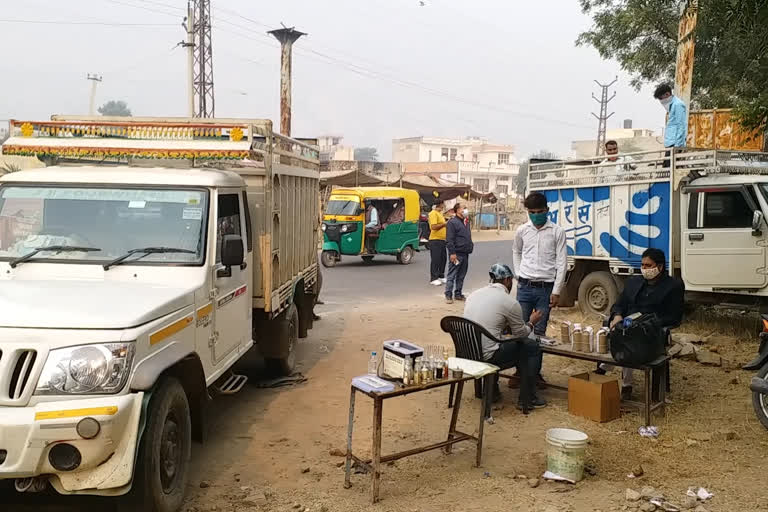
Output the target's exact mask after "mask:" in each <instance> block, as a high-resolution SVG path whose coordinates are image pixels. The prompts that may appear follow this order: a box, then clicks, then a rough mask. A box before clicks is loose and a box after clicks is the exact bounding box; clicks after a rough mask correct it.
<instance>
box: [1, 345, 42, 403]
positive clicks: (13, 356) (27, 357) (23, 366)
mask: <svg viewBox="0 0 768 512" xmlns="http://www.w3.org/2000/svg"><path fill="white" fill-rule="evenodd" d="M2 357H3V356H0V369H2V368H4V369H5V371H10V372H12V373H11V380H10V381H9V383H8V389H7V390H0V391H6V392H7V394H6V398H8V399H9V400H10V401H11V402H14V401H17V400H21V398H22V397H23V396H24V394H25V391H27V388H28V386H30V385H33V384H34V383H33V382H30V376H31V375H32V370H33V369H34V368H35V361H36V360H37V352H36V351H35V350H25V349H22V350H16V351H13V352H10V353H6V354H4V357H5V360H3V359H2Z"/></svg>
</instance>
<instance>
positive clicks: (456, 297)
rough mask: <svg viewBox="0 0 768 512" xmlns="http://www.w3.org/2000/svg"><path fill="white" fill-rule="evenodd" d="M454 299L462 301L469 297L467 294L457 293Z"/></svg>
mask: <svg viewBox="0 0 768 512" xmlns="http://www.w3.org/2000/svg"><path fill="white" fill-rule="evenodd" d="M453 299H454V300H460V301H465V300H467V298H466V297H465V296H463V295H456V296H455V297H454V298H453Z"/></svg>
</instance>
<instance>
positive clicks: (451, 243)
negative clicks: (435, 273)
mask: <svg viewBox="0 0 768 512" xmlns="http://www.w3.org/2000/svg"><path fill="white" fill-rule="evenodd" d="M453 213H454V216H453V218H451V220H449V221H448V224H447V225H446V233H445V243H446V247H447V248H448V255H449V259H450V261H449V262H448V276H447V277H446V280H445V302H447V303H448V304H453V301H454V299H455V300H466V297H464V294H463V293H462V287H463V286H464V278H465V277H466V275H467V270H468V269H469V255H470V254H472V251H473V250H474V248H475V244H474V243H472V233H471V232H470V230H469V228H468V227H467V226H466V225H465V224H464V219H465V218H466V217H467V209H466V208H464V206H463V205H461V203H456V204H455V205H454V207H453Z"/></svg>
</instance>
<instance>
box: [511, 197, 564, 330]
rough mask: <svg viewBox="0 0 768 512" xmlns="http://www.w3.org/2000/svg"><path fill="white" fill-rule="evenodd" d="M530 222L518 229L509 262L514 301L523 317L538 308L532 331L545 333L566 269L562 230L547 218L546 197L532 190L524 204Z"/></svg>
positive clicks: (527, 318)
mask: <svg viewBox="0 0 768 512" xmlns="http://www.w3.org/2000/svg"><path fill="white" fill-rule="evenodd" d="M523 204H524V206H525V208H526V210H528V219H529V221H528V222H526V223H525V224H523V225H521V226H520V227H518V228H517V232H516V233H515V240H514V245H513V251H512V262H513V265H514V269H515V275H517V301H518V302H519V303H520V306H521V307H522V308H523V320H525V321H526V322H527V321H528V320H529V319H530V317H531V313H532V312H533V310H534V309H535V310H536V311H541V320H539V321H538V322H537V323H536V326H535V328H534V333H535V334H537V335H539V336H543V335H545V334H546V332H547V323H548V322H549V312H550V309H551V308H554V307H557V305H558V302H559V301H560V291H561V290H562V288H563V284H564V283H565V273H566V271H567V270H568V253H567V249H566V246H565V231H564V230H563V228H561V227H560V226H558V225H556V224H553V223H552V222H551V221H550V220H549V218H548V212H549V207H548V206H547V198H546V197H545V196H544V194H542V193H540V192H533V193H532V194H529V195H528V197H526V198H525V202H524V203H523Z"/></svg>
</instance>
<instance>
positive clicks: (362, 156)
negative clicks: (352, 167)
mask: <svg viewBox="0 0 768 512" xmlns="http://www.w3.org/2000/svg"><path fill="white" fill-rule="evenodd" d="M355 160H357V161H358V162H377V161H378V160H379V151H378V150H377V149H376V148H355Z"/></svg>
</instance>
